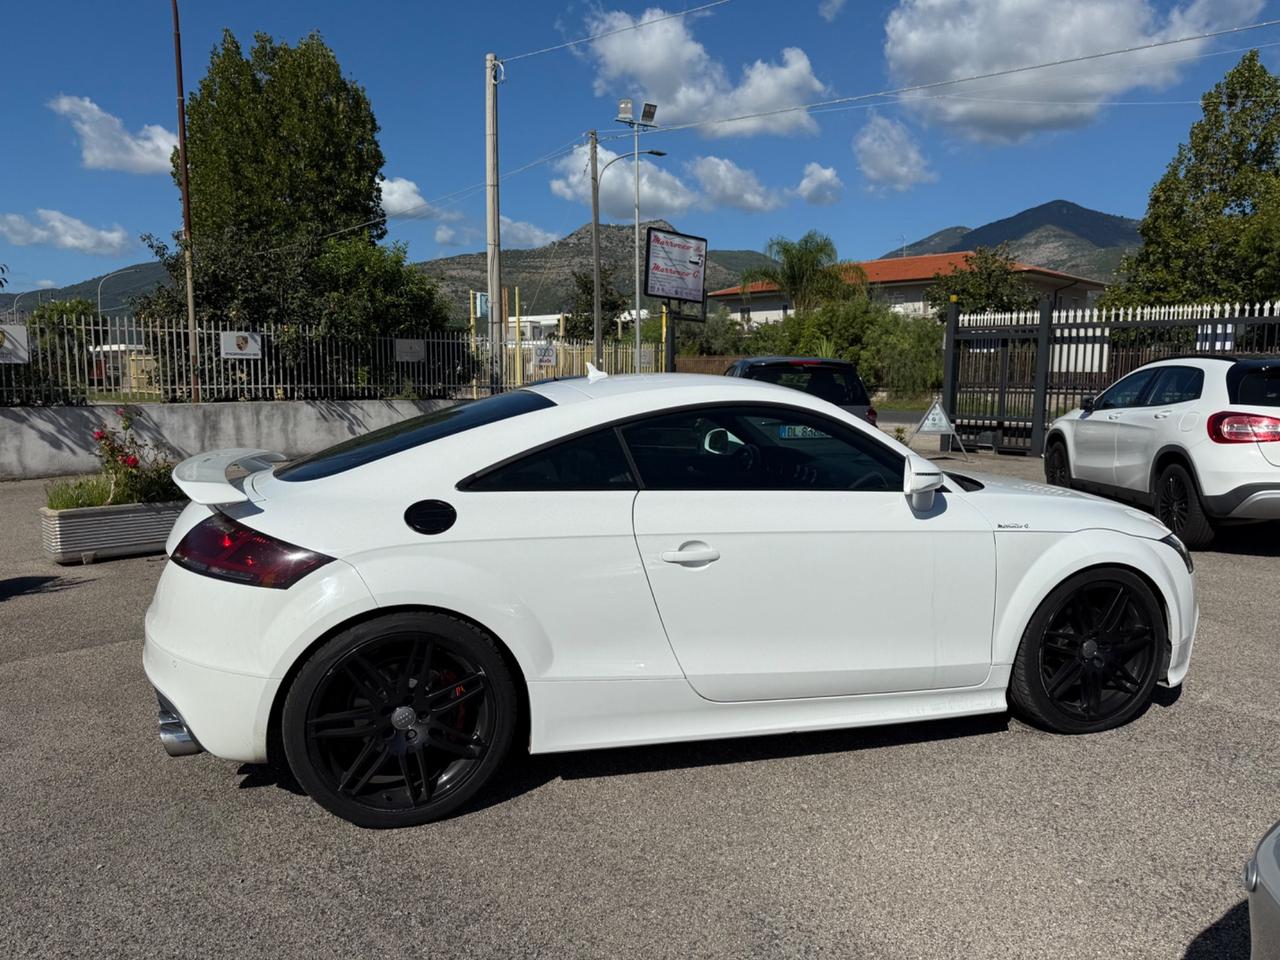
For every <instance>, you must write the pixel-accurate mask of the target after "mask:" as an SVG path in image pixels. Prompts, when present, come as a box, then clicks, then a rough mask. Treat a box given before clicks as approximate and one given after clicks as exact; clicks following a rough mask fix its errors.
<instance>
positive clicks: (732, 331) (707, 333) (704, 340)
mask: <svg viewBox="0 0 1280 960" xmlns="http://www.w3.org/2000/svg"><path fill="white" fill-rule="evenodd" d="M660 309H661V308H659V310H660ZM659 310H655V311H654V312H653V313H652V314H650V316H649V318H648V319H647V320H645V322H644V324H643V325H642V326H641V328H640V338H641V339H642V340H643V341H644V342H645V343H658V342H660V341H661V340H662V314H661V313H660V312H659ZM746 343H747V335H746V332H745V331H744V330H743V329H742V323H741V321H739V320H738V318H737V317H735V316H734V315H733V314H732V313H730V312H729V310H728V309H727V308H726V307H725V306H724V305H723V304H716V305H715V306H713V307H711V308H710V309H709V310H708V311H707V319H706V320H705V321H697V320H680V321H678V322H677V323H676V352H678V353H680V354H682V355H683V356H687V357H689V356H701V357H726V356H736V355H737V354H740V353H742V351H743V350H745V349H746Z"/></svg>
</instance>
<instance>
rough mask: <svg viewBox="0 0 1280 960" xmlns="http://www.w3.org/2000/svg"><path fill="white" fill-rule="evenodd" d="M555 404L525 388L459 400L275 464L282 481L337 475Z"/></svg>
mask: <svg viewBox="0 0 1280 960" xmlns="http://www.w3.org/2000/svg"><path fill="white" fill-rule="evenodd" d="M553 406H555V404H554V403H553V402H552V401H550V400H548V399H547V398H546V397H544V396H543V395H542V394H540V393H530V392H529V391H528V390H514V391H512V392H511V393H500V394H498V395H496V396H493V397H486V398H485V399H484V400H477V401H475V402H474V403H458V404H455V405H453V406H451V407H445V408H444V409H442V410H435V411H433V412H431V413H426V414H423V415H422V416H420V417H413V418H411V419H409V420H403V421H401V422H400V423H393V424H391V425H390V426H388V427H383V428H382V429H380V430H374V431H373V432H372V433H366V434H364V435H363V436H360V437H352V438H351V439H350V440H344V441H342V443H339V444H336V445H334V446H332V447H329V448H328V449H327V450H321V451H320V452H319V453H314V454H312V455H311V456H309V457H303V458H302V459H301V460H295V461H294V462H293V463H291V464H288V465H287V466H283V467H277V468H276V476H277V477H279V478H280V479H281V480H318V479H320V478H321V477H331V476H333V475H334V474H335V473H342V472H343V471H344V470H350V469H351V468H352V467H358V466H361V465H362V464H366V463H371V462H372V461H374V460H380V459H382V458H383V457H389V456H391V454H393V453H400V452H401V451H402V450H408V449H410V448H411V447H417V446H421V445H422V444H424V443H430V442H431V441H432V440H439V439H440V438H441V437H448V436H452V435H453V434H455V433H461V432H462V431H464V430H471V429H473V428H474V427H479V426H483V425H484V424H486V423H495V422H497V421H498V420H506V419H507V418H508V417H516V416H519V415H520V414H522V413H529V412H531V411H533V410H541V409H543V408H545V407H553Z"/></svg>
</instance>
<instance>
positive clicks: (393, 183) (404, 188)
mask: <svg viewBox="0 0 1280 960" xmlns="http://www.w3.org/2000/svg"><path fill="white" fill-rule="evenodd" d="M378 185H379V186H380V187H381V188H382V212H383V213H385V214H386V215H387V216H388V217H401V216H409V217H414V218H416V219H419V220H446V221H453V220H461V219H462V214H461V213H460V212H459V211H457V210H442V209H441V208H439V207H435V206H432V205H431V204H429V203H428V202H427V201H426V200H424V199H423V198H422V191H421V190H419V189H418V185H417V184H416V183H414V182H413V181H412V180H408V179H406V178H404V177H383V178H381V179H380V180H379V181H378Z"/></svg>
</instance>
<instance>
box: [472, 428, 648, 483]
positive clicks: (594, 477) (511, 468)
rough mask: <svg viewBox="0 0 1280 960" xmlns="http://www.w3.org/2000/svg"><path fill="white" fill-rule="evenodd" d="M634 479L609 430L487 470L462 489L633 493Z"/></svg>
mask: <svg viewBox="0 0 1280 960" xmlns="http://www.w3.org/2000/svg"><path fill="white" fill-rule="evenodd" d="M635 487H636V482H635V478H634V477H633V476H632V475H631V467H630V466H629V465H628V463H627V457H626V454H624V453H623V452H622V444H621V443H619V442H618V435H617V434H616V433H614V431H613V430H612V428H610V429H608V430H597V431H596V432H595V433H589V434H585V435H583V436H581V437H574V438H573V439H572V440H565V441H564V442H562V443H557V444H556V445H555V446H551V447H547V448H545V449H543V450H538V451H536V452H534V453H530V454H526V455H525V456H523V457H520V458H519V459H516V460H512V461H511V462H510V463H505V464H502V465H501V466H498V467H494V468H492V469H490V470H486V471H484V472H483V473H481V474H479V475H478V476H476V477H475V478H474V479H473V480H471V481H469V482H467V483H465V484H463V489H465V490H481V491H494V490H634V489H635Z"/></svg>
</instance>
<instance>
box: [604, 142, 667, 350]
mask: <svg viewBox="0 0 1280 960" xmlns="http://www.w3.org/2000/svg"><path fill="white" fill-rule="evenodd" d="M591 135H592V137H593V139H592V141H591V143H592V149H593V152H592V163H591V174H592V176H591V259H592V263H591V269H592V274H593V291H594V301H595V303H594V310H593V318H592V337H593V340H594V352H595V363H596V366H597V367H599V366H600V365H601V364H602V363H603V362H604V334H603V331H602V330H601V328H600V239H599V238H600V180H601V178H603V177H604V172H605V170H608V169H609V168H610V167H611V166H613V165H614V164H615V163H617V162H618V161H619V160H626V159H627V158H629V157H630V156H631V154H629V153H622V154H619V155H618V156H616V157H614V158H613V159H612V160H610V161H609V162H608V163H606V164H605V165H604V166H603V167H602V168H601V169H600V172H599V173H596V170H595V153H594V147H595V140H594V137H595V131H594V130H593V131H592V134H591ZM641 154H645V155H647V156H650V157H665V156H666V155H667V151H665V150H642V151H640V153H637V154H636V155H635V157H636V165H637V168H638V167H639V163H640V155H641ZM636 210H637V213H636V283H637V284H639V282H640V281H639V277H640V260H639V257H640V219H639V217H640V214H639V207H638V206H637V208H636ZM639 289H640V288H639V286H637V287H636V291H637V292H636V316H635V323H636V349H637V352H636V370H637V372H638V371H639V369H640V353H639V346H640V293H639Z"/></svg>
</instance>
